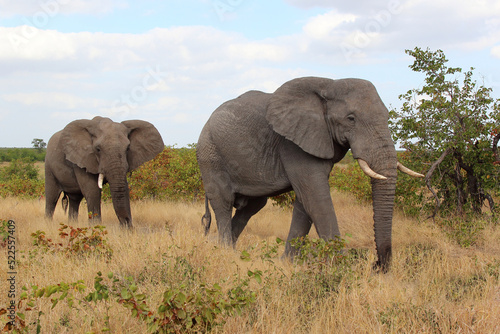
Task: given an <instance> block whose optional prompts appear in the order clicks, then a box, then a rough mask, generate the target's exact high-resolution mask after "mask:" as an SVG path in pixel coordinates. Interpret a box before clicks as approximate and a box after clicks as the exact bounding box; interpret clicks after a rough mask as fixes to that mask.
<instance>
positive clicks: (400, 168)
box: [398, 161, 425, 177]
mask: <svg viewBox="0 0 500 334" xmlns="http://www.w3.org/2000/svg"><path fill="white" fill-rule="evenodd" d="M398 169H399V170H400V171H402V172H403V173H406V174H408V175H410V176H414V177H425V175H423V174H420V173H417V172H415V171H412V170H411V169H409V168H408V167H405V166H403V165H402V164H401V163H400V162H399V161H398Z"/></svg>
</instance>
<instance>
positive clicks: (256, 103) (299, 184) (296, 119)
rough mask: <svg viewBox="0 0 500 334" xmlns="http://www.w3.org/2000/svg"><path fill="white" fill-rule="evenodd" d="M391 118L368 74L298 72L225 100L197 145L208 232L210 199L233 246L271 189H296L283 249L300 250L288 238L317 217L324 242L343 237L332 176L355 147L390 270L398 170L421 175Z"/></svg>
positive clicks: (382, 257) (381, 255)
mask: <svg viewBox="0 0 500 334" xmlns="http://www.w3.org/2000/svg"><path fill="white" fill-rule="evenodd" d="M388 117H389V114H388V111H387V109H386V107H385V106H384V103H383V102H382V100H381V99H380V97H379V95H378V93H377V91H376V89H375V87H374V86H373V84H372V83H370V82H369V81H365V80H361V79H341V80H331V79H326V78H317V77H305V78H298V79H294V80H291V81H288V82H286V83H285V84H283V85H282V86H281V87H280V88H278V89H277V90H276V91H275V92H274V93H272V94H268V93H263V92H260V91H249V92H247V93H245V94H243V95H241V96H240V97H238V98H236V99H234V100H230V101H227V102H225V103H224V104H222V105H221V106H220V107H218V108H217V109H216V110H215V111H214V112H213V114H212V115H211V117H210V119H209V120H208V121H207V123H206V124H205V126H204V128H203V130H202V132H201V135H200V138H199V141H198V146H197V159H198V163H199V166H200V170H201V175H202V179H203V184H204V187H205V194H206V199H205V206H206V213H205V215H204V217H203V218H202V222H203V223H204V224H205V232H206V233H207V232H208V229H209V227H210V221H211V215H210V209H209V204H208V201H210V205H211V206H212V209H213V211H214V213H215V218H216V222H217V227H218V231H219V240H220V241H221V242H222V243H223V244H226V245H233V246H234V244H235V243H236V241H237V239H238V237H239V235H240V233H241V232H242V231H243V229H244V228H245V226H246V224H247V222H248V220H249V219H250V217H251V216H253V215H254V214H255V213H257V212H258V211H259V210H260V209H262V208H263V207H264V205H265V204H266V201H267V198H268V197H269V196H274V195H278V194H281V193H284V192H287V191H290V190H292V189H293V190H294V191H295V193H296V200H295V203H294V208H293V213H292V223H291V227H290V231H289V234H288V238H287V243H286V246H285V256H290V257H293V256H294V254H295V252H296V250H295V249H293V248H292V247H291V246H290V240H291V239H293V238H297V237H302V236H305V235H306V234H307V233H308V232H309V231H310V228H311V226H312V224H313V223H314V226H315V228H316V231H317V232H318V235H319V236H320V237H321V238H323V239H331V238H334V237H335V236H340V232H339V228H338V225H337V218H336V216H335V211H334V207H333V204H332V199H331V196H330V188H329V184H328V178H329V175H330V172H331V170H332V167H333V165H334V164H335V163H336V162H338V161H340V160H341V159H342V158H343V157H344V155H345V154H346V153H347V151H348V150H349V149H351V150H352V154H353V157H354V158H356V159H357V161H358V162H359V164H360V167H361V168H362V169H363V171H364V172H365V173H366V174H368V175H369V176H370V177H371V178H372V191H373V192H372V194H373V195H372V196H373V197H372V199H373V211H374V227H375V242H376V247H377V255H378V261H377V263H376V264H377V265H378V266H379V267H381V268H382V270H384V271H386V270H387V268H388V265H389V262H390V258H391V249H392V248H391V229H392V214H393V206H394V194H395V187H396V174H397V171H396V169H397V167H400V169H402V170H403V171H405V172H407V173H409V174H413V175H414V176H422V175H421V174H418V173H415V172H413V171H410V170H408V169H407V168H406V167H404V166H402V165H400V164H399V162H398V161H397V157H396V150H395V147H394V143H393V141H392V139H391V134H390V131H389V128H388ZM233 207H235V208H236V212H235V214H234V216H233V217H231V215H232V208H233Z"/></svg>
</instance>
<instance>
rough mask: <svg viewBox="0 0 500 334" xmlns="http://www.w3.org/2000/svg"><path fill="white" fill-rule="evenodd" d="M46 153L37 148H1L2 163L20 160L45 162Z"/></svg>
mask: <svg viewBox="0 0 500 334" xmlns="http://www.w3.org/2000/svg"><path fill="white" fill-rule="evenodd" d="M45 152H46V151H45V149H35V148H0V161H2V162H10V161H13V160H18V159H28V160H29V161H44V160H45Z"/></svg>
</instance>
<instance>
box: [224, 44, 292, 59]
mask: <svg viewBox="0 0 500 334" xmlns="http://www.w3.org/2000/svg"><path fill="white" fill-rule="evenodd" d="M228 51H229V55H230V56H231V57H232V58H234V59H237V60H240V61H241V60H244V61H260V60H265V61H271V62H279V61H283V60H285V59H286V57H287V56H288V51H287V50H286V48H284V47H281V46H279V45H273V44H271V43H256V42H243V43H237V44H232V45H229V47H228Z"/></svg>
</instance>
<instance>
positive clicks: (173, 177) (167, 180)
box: [129, 144, 204, 201]
mask: <svg viewBox="0 0 500 334" xmlns="http://www.w3.org/2000/svg"><path fill="white" fill-rule="evenodd" d="M129 186H130V198H131V199H133V200H134V199H143V198H151V199H158V200H165V199H174V200H191V201H194V200H198V199H202V198H203V196H204V191H203V186H202V183H201V174H200V170H199V168H198V162H197V160H196V147H195V145H194V144H191V145H189V146H188V147H187V148H185V147H183V148H175V147H172V146H167V147H165V149H164V150H163V152H161V153H160V154H159V155H158V156H156V158H154V159H153V160H151V161H148V162H146V163H145V164H143V165H142V166H141V167H139V168H138V169H137V170H136V171H134V172H132V174H131V175H130V177H129Z"/></svg>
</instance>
